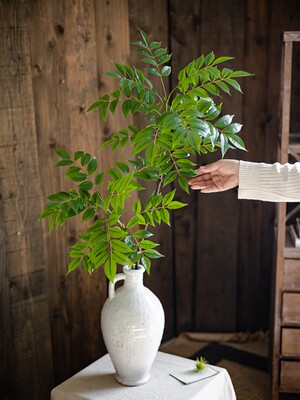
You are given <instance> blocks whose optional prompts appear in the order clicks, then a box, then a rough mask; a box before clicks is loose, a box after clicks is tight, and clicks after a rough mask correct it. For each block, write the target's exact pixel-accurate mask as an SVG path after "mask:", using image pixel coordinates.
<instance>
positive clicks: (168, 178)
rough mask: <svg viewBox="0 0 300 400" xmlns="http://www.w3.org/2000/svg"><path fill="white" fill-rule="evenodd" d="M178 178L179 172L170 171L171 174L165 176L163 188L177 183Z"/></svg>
mask: <svg viewBox="0 0 300 400" xmlns="http://www.w3.org/2000/svg"><path fill="white" fill-rule="evenodd" d="M176 176H177V172H176V171H170V172H169V173H167V174H166V176H165V179H164V183H163V187H165V186H167V185H168V184H169V183H171V182H173V181H175V179H176Z"/></svg>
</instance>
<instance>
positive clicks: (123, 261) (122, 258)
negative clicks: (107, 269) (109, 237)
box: [111, 250, 132, 265]
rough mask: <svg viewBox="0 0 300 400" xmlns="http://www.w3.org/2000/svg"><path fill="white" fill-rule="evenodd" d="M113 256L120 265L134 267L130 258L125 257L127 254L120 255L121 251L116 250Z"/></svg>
mask: <svg viewBox="0 0 300 400" xmlns="http://www.w3.org/2000/svg"><path fill="white" fill-rule="evenodd" d="M111 256H112V259H113V260H115V261H116V262H117V263H118V264H121V265H132V262H131V260H130V258H129V257H127V256H125V254H123V253H120V252H119V251H116V250H114V251H113V253H112V255H111Z"/></svg>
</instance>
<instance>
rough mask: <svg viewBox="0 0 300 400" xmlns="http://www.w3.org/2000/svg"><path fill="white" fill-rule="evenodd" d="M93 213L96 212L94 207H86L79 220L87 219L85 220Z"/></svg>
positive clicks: (91, 216)
mask: <svg viewBox="0 0 300 400" xmlns="http://www.w3.org/2000/svg"><path fill="white" fill-rule="evenodd" d="M95 214H96V210H95V209H94V208H88V209H87V210H86V211H85V212H84V213H83V216H82V219H81V221H87V220H89V219H91V218H93V217H94V216H95Z"/></svg>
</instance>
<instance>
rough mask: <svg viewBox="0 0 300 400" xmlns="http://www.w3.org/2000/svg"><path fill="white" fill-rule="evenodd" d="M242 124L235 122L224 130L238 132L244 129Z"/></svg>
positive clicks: (225, 131)
mask: <svg viewBox="0 0 300 400" xmlns="http://www.w3.org/2000/svg"><path fill="white" fill-rule="evenodd" d="M242 126H243V125H242V124H238V123H234V124H230V125H228V126H226V128H225V129H224V130H223V132H224V133H229V134H233V133H238V132H239V131H240V130H241V129H242Z"/></svg>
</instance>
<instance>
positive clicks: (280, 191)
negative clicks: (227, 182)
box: [238, 161, 300, 202]
mask: <svg viewBox="0 0 300 400" xmlns="http://www.w3.org/2000/svg"><path fill="white" fill-rule="evenodd" d="M238 198H239V199H249V200H263V201H274V202H300V163H299V162H296V163H295V164H283V165H282V164H279V163H275V164H265V163H253V162H249V161H240V168H239V189H238Z"/></svg>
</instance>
